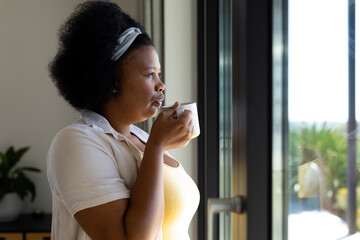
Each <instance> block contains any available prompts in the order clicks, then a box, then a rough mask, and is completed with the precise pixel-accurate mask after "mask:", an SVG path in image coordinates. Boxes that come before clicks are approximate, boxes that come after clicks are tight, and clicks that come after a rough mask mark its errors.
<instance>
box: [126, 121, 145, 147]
mask: <svg viewBox="0 0 360 240" xmlns="http://www.w3.org/2000/svg"><path fill="white" fill-rule="evenodd" d="M130 131H131V132H132V133H133V134H135V135H136V136H137V137H138V138H140V140H141V141H143V142H145V143H146V142H147V140H148V138H149V134H148V133H147V132H145V131H144V130H142V129H141V128H139V127H137V126H135V125H134V124H132V125H130Z"/></svg>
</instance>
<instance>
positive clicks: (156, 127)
mask: <svg viewBox="0 0 360 240" xmlns="http://www.w3.org/2000/svg"><path fill="white" fill-rule="evenodd" d="M179 106H180V104H179V103H178V102H175V104H174V106H173V107H171V108H169V109H167V110H164V111H162V112H161V113H160V114H159V115H158V117H157V118H156V120H155V122H154V124H153V126H152V129H151V132H150V136H149V140H148V143H147V145H151V144H155V145H156V146H158V147H160V148H161V149H162V151H166V150H169V149H174V148H181V147H185V146H186V145H187V144H188V143H189V141H190V139H191V136H192V135H193V133H194V126H193V124H192V119H191V114H192V113H191V111H188V110H185V111H184V112H183V113H182V114H181V115H180V117H177V115H176V110H177V109H178V108H179Z"/></svg>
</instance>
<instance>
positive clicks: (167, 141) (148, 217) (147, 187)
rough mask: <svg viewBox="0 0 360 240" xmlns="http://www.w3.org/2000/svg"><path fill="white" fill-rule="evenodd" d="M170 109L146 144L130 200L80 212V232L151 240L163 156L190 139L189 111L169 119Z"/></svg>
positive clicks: (158, 216) (157, 221)
mask: <svg viewBox="0 0 360 240" xmlns="http://www.w3.org/2000/svg"><path fill="white" fill-rule="evenodd" d="M177 107H178V105H176V106H174V108H173V109H170V110H167V111H165V112H163V113H161V114H160V115H159V116H158V118H157V120H156V121H155V123H154V125H153V128H152V130H151V133H150V137H149V140H148V142H147V144H146V148H145V152H144V157H143V160H142V163H141V166H140V169H139V172H138V175H137V179H136V182H135V185H134V187H133V189H132V193H131V197H130V199H120V200H115V201H113V202H110V203H106V204H103V205H99V206H96V207H92V208H87V209H84V210H81V211H79V212H77V213H76V214H75V218H76V220H77V221H78V222H79V224H80V225H81V227H82V228H83V229H84V231H85V232H86V233H87V234H88V235H89V236H90V237H91V238H92V239H94V240H97V239H109V240H111V239H124V240H128V239H136V240H137V239H142V240H147V239H155V238H156V237H157V236H158V234H159V230H160V229H161V224H162V220H163V215H164V192H163V191H164V190H163V189H164V186H163V167H162V165H163V154H164V151H165V150H168V149H171V148H176V147H183V146H185V145H186V144H187V143H188V142H189V140H190V138H191V136H192V131H193V129H192V128H193V127H192V124H191V116H190V115H191V112H184V113H183V114H182V115H181V117H180V118H179V119H172V118H170V116H171V115H173V112H174V110H176V108H177Z"/></svg>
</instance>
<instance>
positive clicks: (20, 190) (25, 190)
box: [0, 147, 40, 201]
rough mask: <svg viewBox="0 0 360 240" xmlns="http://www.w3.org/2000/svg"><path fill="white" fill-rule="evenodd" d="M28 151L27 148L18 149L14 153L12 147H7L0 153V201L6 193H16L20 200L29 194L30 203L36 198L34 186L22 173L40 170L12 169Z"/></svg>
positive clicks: (32, 168) (29, 168) (28, 168)
mask: <svg viewBox="0 0 360 240" xmlns="http://www.w3.org/2000/svg"><path fill="white" fill-rule="evenodd" d="M28 150H29V147H24V148H20V149H19V150H16V151H15V149H14V147H9V148H8V149H7V150H6V152H5V153H3V152H0V201H1V200H2V199H3V197H4V196H5V195H6V194H8V193H16V194H17V195H18V196H19V197H20V199H21V200H24V199H25V197H26V196H27V195H28V194H30V195H31V201H34V199H35V196H36V189H35V185H34V183H33V182H32V181H31V180H30V179H29V178H28V177H27V176H26V175H25V173H24V172H25V171H30V172H40V170H39V169H37V168H34V167H18V168H15V169H13V168H14V167H15V165H16V164H17V163H18V162H19V161H20V159H21V158H22V156H23V155H24V154H25V153H26V152H27V151H28Z"/></svg>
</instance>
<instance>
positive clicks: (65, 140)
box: [46, 111, 161, 240]
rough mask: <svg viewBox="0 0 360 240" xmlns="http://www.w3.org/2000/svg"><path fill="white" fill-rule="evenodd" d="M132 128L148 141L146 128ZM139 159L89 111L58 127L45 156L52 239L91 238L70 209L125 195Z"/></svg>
mask: <svg viewBox="0 0 360 240" xmlns="http://www.w3.org/2000/svg"><path fill="white" fill-rule="evenodd" d="M130 130H131V132H132V133H133V134H135V135H136V136H137V137H139V138H140V139H141V140H142V141H144V142H147V139H148V134H147V133H146V132H144V131H143V130H141V129H140V128H138V127H136V126H134V125H131V128H130ZM141 160H142V155H141V152H140V151H139V150H138V148H137V147H135V145H134V144H133V143H132V142H131V141H129V140H128V139H127V138H126V137H125V136H123V135H121V134H120V133H118V132H116V131H115V130H114V129H113V128H112V127H111V125H110V124H109V122H108V121H107V120H106V119H105V118H104V117H102V116H101V115H99V114H97V113H94V112H91V111H83V112H81V119H80V120H79V121H77V122H75V123H73V124H71V125H69V126H67V127H66V128H64V129H62V130H61V131H60V132H59V133H57V134H56V136H55V137H54V139H53V141H52V143H51V146H50V149H49V152H48V155H47V159H46V162H47V177H48V181H49V184H50V188H51V191H52V197H53V209H52V210H53V211H52V215H53V218H52V230H51V237H52V239H56V240H63V239H64V240H72V239H74V240H75V239H76V240H85V239H90V238H89V237H88V236H87V234H86V233H85V232H84V231H83V230H82V228H81V227H80V225H79V224H78V222H77V221H76V220H75V218H74V214H75V213H76V212H78V211H80V210H83V209H86V208H90V207H94V206H97V205H101V204H104V203H108V202H111V201H114V200H117V199H122V198H129V197H130V194H131V189H132V188H133V186H134V183H135V180H136V177H137V171H138V169H139V167H140V163H141ZM159 239H161V234H160V236H159Z"/></svg>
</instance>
